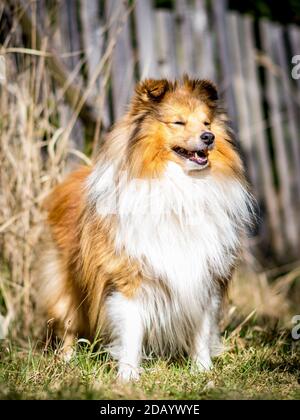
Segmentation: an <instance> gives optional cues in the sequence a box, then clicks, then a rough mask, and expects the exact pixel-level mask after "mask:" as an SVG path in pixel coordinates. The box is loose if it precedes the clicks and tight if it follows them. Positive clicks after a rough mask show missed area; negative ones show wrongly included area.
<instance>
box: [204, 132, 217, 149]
mask: <svg viewBox="0 0 300 420" xmlns="http://www.w3.org/2000/svg"><path fill="white" fill-rule="evenodd" d="M200 139H201V140H202V141H203V142H204V143H205V144H206V145H207V146H210V145H211V144H213V142H214V140H215V136H214V134H213V133H211V132H210V131H204V133H202V134H201V136H200Z"/></svg>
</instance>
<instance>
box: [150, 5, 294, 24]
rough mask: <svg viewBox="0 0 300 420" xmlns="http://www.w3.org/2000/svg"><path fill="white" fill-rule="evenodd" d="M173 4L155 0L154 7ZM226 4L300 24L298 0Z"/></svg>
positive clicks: (234, 8) (255, 14)
mask: <svg viewBox="0 0 300 420" xmlns="http://www.w3.org/2000/svg"><path fill="white" fill-rule="evenodd" d="M208 1H209V0H208ZM174 4H175V0H155V5H156V7H162V8H168V9H171V8H173V7H174ZM228 6H229V8H230V9H233V10H237V11H239V12H241V13H249V14H251V15H253V16H254V17H256V18H260V17H266V18H269V19H271V20H276V21H278V22H281V23H283V24H287V23H296V24H298V25H300V1H299V0H286V1H285V2H284V3H282V2H279V1H278V2H276V1H274V0H244V1H241V0H228Z"/></svg>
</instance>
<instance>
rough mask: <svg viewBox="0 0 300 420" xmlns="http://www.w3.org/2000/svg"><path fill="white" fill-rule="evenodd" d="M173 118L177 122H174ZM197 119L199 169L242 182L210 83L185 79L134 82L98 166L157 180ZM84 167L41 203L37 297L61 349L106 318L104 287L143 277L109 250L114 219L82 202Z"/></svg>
mask: <svg viewBox="0 0 300 420" xmlns="http://www.w3.org/2000/svg"><path fill="white" fill-rule="evenodd" d="M176 119H180V121H182V122H184V123H185V125H180V124H177V125H178V126H177V125H174V120H176ZM205 119H207V120H208V122H209V124H210V126H209V127H210V128H209V129H210V130H211V131H212V132H213V133H214V134H215V147H214V149H213V150H211V151H209V155H208V156H209V166H208V167H207V168H206V169H204V170H203V173H204V172H210V173H211V174H212V175H213V176H216V177H225V178H226V177H228V178H235V179H240V180H241V182H242V183H245V181H244V176H243V167H242V163H241V160H240V158H239V155H238V153H237V151H236V150H235V148H234V147H233V145H232V141H231V138H230V134H229V132H228V130H227V122H226V118H225V116H224V113H223V112H222V111H220V110H219V108H218V105H217V98H216V91H215V87H214V86H213V85H212V84H211V83H210V82H207V81H197V80H196V81H194V80H190V79H188V78H187V77H185V78H184V80H183V82H169V81H167V80H160V81H155V80H146V81H144V82H141V83H140V84H138V86H137V88H136V94H135V96H134V98H133V100H132V103H131V106H130V108H129V110H128V112H127V114H126V115H125V116H124V118H123V119H122V120H121V121H120V122H119V123H118V124H117V125H116V126H115V127H114V128H113V130H112V132H111V133H110V134H109V136H108V138H107V140H106V142H105V144H104V146H103V148H102V150H101V151H100V155H99V160H98V165H99V164H100V165H101V164H104V163H105V161H112V162H114V163H115V164H116V166H117V167H118V170H119V171H127V173H128V176H129V178H130V179H133V178H137V179H151V178H158V179H159V178H160V177H161V176H163V173H164V171H165V169H166V165H167V164H168V162H170V161H172V162H175V163H178V164H179V165H181V164H182V163H181V161H180V159H179V157H178V156H177V155H176V154H175V153H174V152H173V150H172V148H173V147H174V146H180V147H183V146H184V145H185V141H186V139H188V138H191V136H193V135H195V133H196V134H197V133H198V132H201V130H202V131H203V130H205V126H204V123H207V122H206V121H205ZM92 171H93V168H89V167H83V168H80V169H79V170H78V171H77V172H74V173H72V174H70V175H69V176H68V177H67V179H66V180H65V181H64V182H63V183H62V184H60V185H59V186H57V187H56V188H55V189H54V190H53V192H52V193H51V194H50V196H49V197H48V199H47V201H46V203H45V206H46V209H47V211H48V225H49V228H50V234H51V246H50V247H49V248H50V251H49V253H48V260H49V263H47V267H46V268H45V272H44V274H43V282H42V287H41V301H42V304H43V306H44V307H45V308H46V310H47V313H48V318H52V319H54V325H55V328H56V333H57V334H58V335H59V336H60V337H61V338H65V343H66V344H65V347H66V348H69V346H70V345H71V343H72V339H73V337H75V336H78V335H84V336H87V337H93V336H95V334H96V333H97V330H98V329H99V328H102V326H103V325H104V324H105V322H107V320H106V315H105V309H104V308H105V305H104V302H105V299H106V298H107V296H109V295H110V294H111V292H112V291H118V292H120V293H121V294H123V295H124V296H126V297H128V298H130V297H132V296H135V294H136V292H137V290H138V289H139V288H140V286H141V283H142V282H144V283H145V282H150V281H151V279H149V278H147V276H146V275H145V274H144V273H143V270H142V266H141V263H140V261H137V260H135V259H134V258H129V256H128V255H127V254H126V251H125V250H121V251H118V252H117V251H116V247H115V243H114V236H115V232H116V227H117V224H118V218H117V216H116V215H115V214H112V215H107V216H103V217H100V216H99V215H98V214H97V212H96V210H95V208H93V206H92V205H91V203H90V202H89V200H88V188H87V181H88V179H89V176H90V175H91V173H92ZM191 176H193V174H191ZM141 228H142V227H141ZM154 245H155V244H154ZM51 264H52V266H53V267H54V268H53V271H52V272H51ZM49 267H50V268H49ZM221 280H222V281H224V279H221ZM226 282H227V281H226ZM226 282H225V283H226ZM221 283H222V282H220V287H221ZM161 287H163V288H165V289H166V290H167V288H168V286H167V285H165V284H162V285H161Z"/></svg>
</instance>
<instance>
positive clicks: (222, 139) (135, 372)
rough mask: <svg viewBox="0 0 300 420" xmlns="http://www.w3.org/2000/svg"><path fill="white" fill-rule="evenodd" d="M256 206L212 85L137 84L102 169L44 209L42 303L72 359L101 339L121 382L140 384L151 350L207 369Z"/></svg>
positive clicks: (77, 178) (81, 177) (62, 190)
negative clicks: (77, 346)
mask: <svg viewBox="0 0 300 420" xmlns="http://www.w3.org/2000/svg"><path fill="white" fill-rule="evenodd" d="M250 207H251V196H250V194H249V192H248V188H247V184H246V181H245V177H244V171H243V166H242V163H241V159H240V157H239V155H238V153H237V151H236V149H235V147H234V145H233V140H232V137H231V133H230V130H229V129H228V123H227V118H226V115H225V114H224V112H223V110H222V109H221V107H220V105H219V101H218V95H217V90H216V88H215V86H214V85H213V83H211V82H210V81H207V80H192V79H190V78H189V77H188V76H184V77H183V78H182V79H181V80H177V81H168V80H165V79H163V80H154V79H147V80H144V81H142V82H140V83H139V84H138V85H137V87H136V89H135V94H134V96H133V99H132V102H131V104H130V106H129V108H128V111H127V113H126V114H125V115H124V117H123V118H122V119H121V121H120V122H118V123H117V124H116V125H115V127H114V128H113V129H112V131H111V132H110V134H109V135H108V137H107V139H106V141H105V144H104V145H103V147H102V149H101V151H100V153H99V158H98V160H97V162H96V163H95V165H94V166H93V167H82V168H81V169H79V170H78V171H76V172H74V173H71V175H69V176H68V178H67V179H66V180H65V181H64V182H63V183H62V184H60V185H59V186H57V187H56V188H55V189H54V191H53V192H52V193H51V194H50V196H49V197H48V199H47V201H46V208H47V211H48V225H49V228H50V232H51V244H50V245H49V250H48V251H47V263H45V264H44V273H43V276H42V285H41V296H40V300H41V302H42V304H43V306H44V308H45V309H46V310H47V312H48V317H49V318H51V319H53V320H54V328H55V332H56V334H57V335H58V337H60V338H62V339H63V343H64V344H63V352H64V353H65V356H66V357H68V356H70V354H71V350H72V348H73V345H74V341H75V339H76V338H77V337H82V336H85V337H95V336H99V337H100V338H101V340H102V342H103V343H104V344H105V345H106V348H108V350H109V351H110V352H111V354H112V356H113V357H114V358H116V359H117V360H118V376H119V378H120V379H121V380H130V379H138V378H139V373H140V363H141V359H142V358H143V356H144V355H145V354H147V355H149V354H156V355H161V356H165V357H171V356H172V357H173V356H175V355H177V356H178V355H187V356H189V357H190V359H191V363H192V366H193V367H196V368H198V369H199V370H206V369H209V368H210V367H211V364H212V362H211V357H212V356H214V355H216V354H217V353H218V352H219V350H220V347H221V345H220V339H219V326H218V324H219V319H220V314H221V306H222V301H223V299H224V295H225V294H226V288H227V285H228V282H229V280H230V277H231V274H232V270H233V267H234V265H235V261H236V258H237V256H238V254H239V252H240V246H241V238H242V236H243V234H244V232H245V230H246V227H247V225H248V223H249V221H250V218H251V217H250V211H249V208H250Z"/></svg>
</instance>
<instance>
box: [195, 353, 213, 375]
mask: <svg viewBox="0 0 300 420" xmlns="http://www.w3.org/2000/svg"><path fill="white" fill-rule="evenodd" d="M212 365H213V364H212V361H211V358H210V357H201V356H197V357H196V358H195V359H194V360H193V361H192V365H191V372H192V373H199V372H207V371H209V370H210V369H211V368H212Z"/></svg>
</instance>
